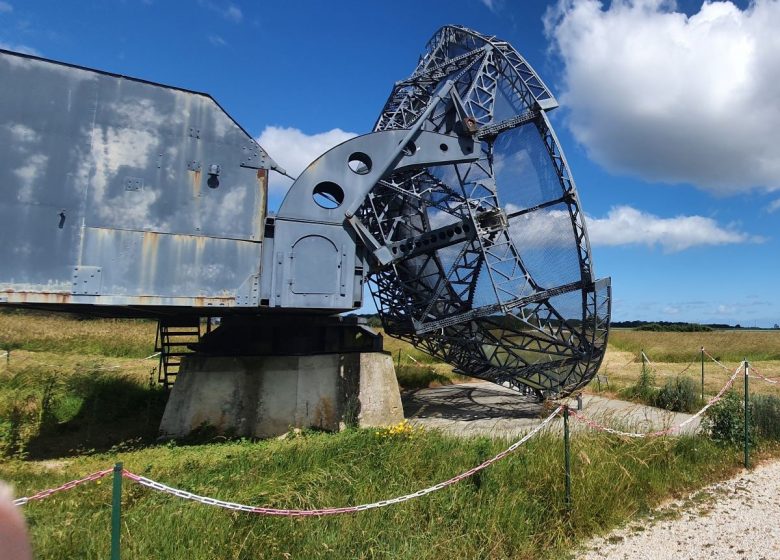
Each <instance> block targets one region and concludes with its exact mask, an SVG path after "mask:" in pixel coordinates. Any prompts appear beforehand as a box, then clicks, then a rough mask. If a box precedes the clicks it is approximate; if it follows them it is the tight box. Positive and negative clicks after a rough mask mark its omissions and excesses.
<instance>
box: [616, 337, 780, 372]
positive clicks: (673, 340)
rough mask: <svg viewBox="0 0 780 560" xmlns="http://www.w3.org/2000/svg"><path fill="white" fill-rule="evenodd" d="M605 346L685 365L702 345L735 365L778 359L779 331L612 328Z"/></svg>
mask: <svg viewBox="0 0 780 560" xmlns="http://www.w3.org/2000/svg"><path fill="white" fill-rule="evenodd" d="M609 343H610V345H611V346H613V347H614V348H615V349H617V350H622V351H625V352H630V353H632V354H634V355H637V356H638V355H639V352H640V350H642V349H644V351H645V354H647V356H648V357H649V358H650V359H651V360H657V361H660V362H680V363H683V364H685V363H687V362H689V361H690V360H691V359H693V358H694V357H695V355H696V354H697V353H698V352H699V348H701V347H702V346H704V348H706V349H707V351H709V352H710V353H711V354H712V355H713V356H715V357H717V358H718V359H720V360H726V361H733V362H739V361H741V360H742V359H743V358H747V359H748V360H752V361H765V360H780V331H751V330H741V329H740V330H734V331H712V332H683V333H680V332H652V331H635V330H630V329H613V330H612V331H611V332H610V335H609Z"/></svg>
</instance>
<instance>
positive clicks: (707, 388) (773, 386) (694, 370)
mask: <svg viewBox="0 0 780 560" xmlns="http://www.w3.org/2000/svg"><path fill="white" fill-rule="evenodd" d="M642 334H645V335H650V336H648V337H647V338H645V339H644V340H645V341H647V340H648V339H650V338H652V336H658V335H663V334H668V333H642ZM686 334H687V333H686ZM655 344H658V343H657V342H655ZM645 353H646V354H647V355H648V357H649V358H650V362H649V363H648V364H647V365H646V367H647V368H648V369H649V370H650V371H651V372H652V373H653V374H654V375H655V385H656V386H657V387H662V386H663V385H664V383H665V382H666V381H667V380H668V379H674V378H676V377H677V376H678V375H686V376H688V377H691V378H692V379H693V380H694V381H695V382H696V383H697V384H698V385H700V384H701V360H700V354H698V352H694V353H692V354H691V355H689V357H688V361H687V362H685V363H683V362H669V361H656V360H654V359H653V355H652V354H651V353H650V352H649V351H648V350H645ZM721 363H722V364H723V366H725V368H724V367H721V366H720V365H718V364H716V363H715V362H713V361H712V360H710V359H709V358H707V357H706V356H705V362H704V393H705V395H710V396H711V395H714V394H716V393H717V392H718V391H720V389H721V387H723V385H724V384H725V383H726V382H727V381H728V379H729V378H730V377H731V374H732V373H734V370H736V369H737V367H739V365H740V360H737V361H732V360H728V361H725V362H724V361H721ZM750 364H751V367H753V368H754V371H753V374H754V375H753V376H752V377H751V380H750V393H751V394H766V395H776V396H779V397H780V360H756V361H752V360H751V361H750ZM641 372H642V361H641V358H640V357H639V353H638V352H637V353H636V354H634V353H632V352H626V351H623V350H619V349H617V348H615V347H614V346H612V345H610V347H609V348H608V349H607V354H606V356H605V357H604V361H603V362H602V364H601V369H600V370H599V374H600V375H602V376H606V377H607V378H608V380H609V390H607V386H606V384H605V383H602V384H601V390H602V392H606V393H609V394H613V395H615V394H617V393H618V392H619V391H620V390H621V389H625V388H627V387H629V386H631V385H634V384H636V382H637V381H638V380H639V376H640V374H641ZM757 373H760V374H762V375H763V376H765V377H768V378H770V379H773V380H774V379H778V383H768V382H766V381H763V380H762V379H761V378H759V377H758V376H757V375H756V374H757ZM597 387H598V383H597V382H596V381H595V380H594V381H592V382H591V383H590V385H588V389H589V390H590V391H594V392H595V391H596V390H597ZM734 387H735V389H736V390H738V391H742V387H743V377H742V375H741V374H740V376H738V378H737V380H736V381H735V383H734Z"/></svg>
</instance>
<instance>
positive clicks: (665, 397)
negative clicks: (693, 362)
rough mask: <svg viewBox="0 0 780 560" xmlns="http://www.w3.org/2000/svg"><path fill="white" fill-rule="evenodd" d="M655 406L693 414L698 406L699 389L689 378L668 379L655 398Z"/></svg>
mask: <svg viewBox="0 0 780 560" xmlns="http://www.w3.org/2000/svg"><path fill="white" fill-rule="evenodd" d="M655 405H656V406H657V407H659V408H665V409H666V410H672V411H674V412H694V411H695V410H696V409H697V408H698V405H699V388H698V386H697V385H696V383H695V382H694V381H693V379H691V378H690V377H677V378H676V379H668V380H667V381H666V383H665V384H664V386H663V387H662V388H661V390H660V391H658V394H657V395H656V396H655Z"/></svg>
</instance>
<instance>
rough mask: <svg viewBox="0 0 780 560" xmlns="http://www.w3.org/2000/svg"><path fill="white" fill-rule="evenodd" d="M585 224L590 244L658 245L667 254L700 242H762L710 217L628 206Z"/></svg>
mask: <svg viewBox="0 0 780 560" xmlns="http://www.w3.org/2000/svg"><path fill="white" fill-rule="evenodd" d="M587 226H588V235H589V237H590V241H591V243H592V244H593V245H606V246H617V245H647V246H650V247H652V246H656V245H658V246H660V247H661V248H662V249H663V250H664V251H666V252H669V253H673V252H677V251H682V250H685V249H689V248H691V247H695V246H700V245H726V244H732V243H760V242H762V241H763V239H762V238H761V237H758V236H753V235H749V234H747V233H744V232H741V231H739V230H737V229H736V228H735V227H733V226H727V227H722V226H720V225H718V223H717V222H716V221H715V220H713V219H712V218H706V217H704V216H676V217H674V218H661V217H659V216H655V215H653V214H650V213H647V212H642V211H641V210H637V209H636V208H632V207H631V206H616V207H614V208H612V209H611V210H610V211H609V212H608V213H607V215H606V217H604V218H594V217H591V216H589V217H588V218H587Z"/></svg>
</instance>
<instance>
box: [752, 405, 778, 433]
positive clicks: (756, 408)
mask: <svg viewBox="0 0 780 560" xmlns="http://www.w3.org/2000/svg"><path fill="white" fill-rule="evenodd" d="M750 404H751V412H750V421H751V423H752V424H753V425H754V426H755V429H756V432H758V435H759V436H760V437H762V438H766V439H769V440H774V441H778V440H780V398H778V397H776V396H774V395H753V396H751V397H750Z"/></svg>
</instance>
